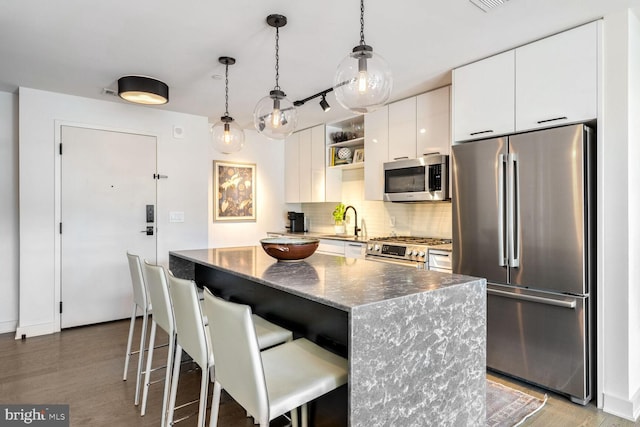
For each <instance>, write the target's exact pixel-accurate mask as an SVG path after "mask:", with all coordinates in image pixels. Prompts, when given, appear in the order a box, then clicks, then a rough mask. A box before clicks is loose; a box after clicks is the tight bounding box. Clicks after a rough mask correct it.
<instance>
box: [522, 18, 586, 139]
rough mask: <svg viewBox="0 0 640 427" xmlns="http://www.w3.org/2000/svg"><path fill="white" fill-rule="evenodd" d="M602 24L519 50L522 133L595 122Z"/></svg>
mask: <svg viewBox="0 0 640 427" xmlns="http://www.w3.org/2000/svg"><path fill="white" fill-rule="evenodd" d="M597 47H598V23H597V22H592V23H589V24H586V25H583V26H581V27H577V28H574V29H572V30H569V31H565V32H563V33H560V34H557V35H554V36H551V37H548V38H545V39H542V40H539V41H537V42H535V43H531V44H528V45H525V46H522V47H520V48H517V49H516V50H515V55H516V56H515V61H516V62H515V63H516V76H517V78H516V94H515V99H516V130H517V131H522V130H528V129H535V128H542V127H549V126H553V125H556V124H565V123H575V122H582V121H586V120H591V119H595V118H596V115H597V70H598V67H597V63H598V62H597V60H598V51H597Z"/></svg>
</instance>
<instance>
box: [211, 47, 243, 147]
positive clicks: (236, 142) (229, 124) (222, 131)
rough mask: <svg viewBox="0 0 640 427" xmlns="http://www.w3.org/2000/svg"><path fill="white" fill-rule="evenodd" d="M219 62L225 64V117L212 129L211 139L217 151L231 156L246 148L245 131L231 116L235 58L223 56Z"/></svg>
mask: <svg viewBox="0 0 640 427" xmlns="http://www.w3.org/2000/svg"><path fill="white" fill-rule="evenodd" d="M218 62H220V63H221V64H224V116H222V117H220V121H219V122H217V123H216V124H215V125H213V127H212V128H211V137H212V139H213V145H214V146H215V148H216V150H218V151H220V152H221V153H225V154H229V153H235V152H237V151H240V150H242V147H244V131H243V130H242V128H241V127H240V126H238V124H237V123H236V122H235V121H234V120H233V117H230V116H229V65H233V64H235V63H236V60H235V59H234V58H231V57H228V56H221V57H220V58H218Z"/></svg>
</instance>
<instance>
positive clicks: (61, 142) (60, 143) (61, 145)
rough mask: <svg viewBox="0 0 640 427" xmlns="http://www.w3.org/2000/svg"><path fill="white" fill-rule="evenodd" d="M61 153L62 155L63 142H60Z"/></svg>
mask: <svg viewBox="0 0 640 427" xmlns="http://www.w3.org/2000/svg"><path fill="white" fill-rule="evenodd" d="M60 155H61V156H62V142H61V143H60Z"/></svg>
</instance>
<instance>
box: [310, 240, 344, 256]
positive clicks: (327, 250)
mask: <svg viewBox="0 0 640 427" xmlns="http://www.w3.org/2000/svg"><path fill="white" fill-rule="evenodd" d="M344 244H345V242H344V240H333V239H320V244H318V249H316V252H319V253H323V254H330V255H342V256H344Z"/></svg>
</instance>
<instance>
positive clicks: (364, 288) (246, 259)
mask: <svg viewBox="0 0 640 427" xmlns="http://www.w3.org/2000/svg"><path fill="white" fill-rule="evenodd" d="M170 255H173V256H176V257H178V258H182V259H184V260H187V261H191V262H194V263H196V264H201V265H204V266H209V267H212V268H216V269H219V270H223V271H227V272H230V273H232V274H235V275H238V276H241V277H245V278H247V279H250V280H252V281H255V282H258V283H261V284H264V285H266V286H270V287H273V288H276V289H281V290H284V291H286V292H289V293H292V294H294V295H298V296H301V297H303V298H307V299H310V300H313V301H316V302H320V303H323V304H326V305H329V306H332V307H335V308H338V309H341V310H344V311H351V309H352V308H354V307H358V306H363V305H367V304H371V303H378V302H381V301H385V300H391V299H395V298H401V297H405V296H408V295H415V294H418V293H423V292H432V291H439V290H442V289H446V288H450V287H455V286H456V285H462V284H467V283H469V282H472V281H477V280H481V279H478V278H475V277H469V276H463V275H457V274H448V273H439V272H436V271H428V270H418V269H415V268H413V267H407V266H402V265H396V264H390V263H384V262H378V261H370V260H365V259H354V258H344V257H341V256H335V255H325V254H319V253H315V254H313V255H312V256H310V257H309V258H306V259H305V260H302V261H298V262H293V263H292V262H288V263H285V262H277V261H276V260H275V259H274V258H271V257H270V256H269V255H267V254H266V253H265V252H264V250H263V249H262V247H261V246H246V247H234V248H217V249H195V250H184V251H172V252H170Z"/></svg>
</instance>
